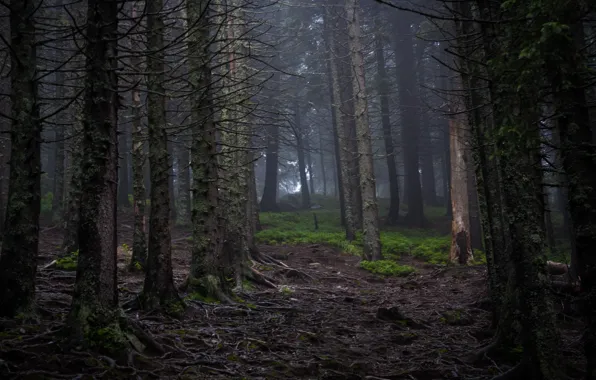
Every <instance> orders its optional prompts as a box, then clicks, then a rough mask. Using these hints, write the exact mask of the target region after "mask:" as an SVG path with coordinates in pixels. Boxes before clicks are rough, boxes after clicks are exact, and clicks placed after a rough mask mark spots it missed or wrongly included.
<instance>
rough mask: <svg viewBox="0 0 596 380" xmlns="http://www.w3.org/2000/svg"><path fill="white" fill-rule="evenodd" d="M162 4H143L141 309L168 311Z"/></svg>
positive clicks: (172, 293)
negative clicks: (145, 230) (145, 234)
mask: <svg viewBox="0 0 596 380" xmlns="http://www.w3.org/2000/svg"><path fill="white" fill-rule="evenodd" d="M162 8H163V2H162V1H161V0H155V1H152V2H149V3H148V4H147V42H148V48H149V52H148V55H147V71H148V72H149V73H150V74H149V75H148V77H147V89H148V94H147V107H148V117H147V124H148V130H149V168H150V176H151V205H150V212H149V218H150V219H149V245H148V257H147V269H146V271H145V283H144V286H143V294H142V305H143V307H144V308H146V309H152V308H156V307H164V308H166V309H169V308H170V307H171V306H172V305H173V304H175V303H177V302H178V301H179V297H178V294H177V291H176V288H175V287H174V276H173V272H172V243H171V240H172V237H171V232H170V216H171V209H170V199H171V194H170V190H171V188H170V155H169V153H168V135H167V132H166V99H165V89H164V80H165V78H164V74H163V73H164V69H165V67H164V50H163V49H164V33H165V27H164V21H163V14H162V13H161V12H162V11H163V9H162Z"/></svg>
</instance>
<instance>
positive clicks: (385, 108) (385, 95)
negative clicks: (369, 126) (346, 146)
mask: <svg viewBox="0 0 596 380" xmlns="http://www.w3.org/2000/svg"><path fill="white" fill-rule="evenodd" d="M379 16H380V12H378V13H377V16H376V17H379ZM375 22H376V25H375V26H376V30H375V59H376V61H377V75H378V78H377V86H378V91H379V98H380V99H379V101H380V103H381V125H382V127H383V141H384V143H385V155H386V158H387V175H388V177H389V214H388V215H387V219H386V220H385V223H387V225H390V226H392V225H395V224H397V221H398V219H399V186H398V181H397V165H395V148H394V146H393V135H392V133H391V119H390V117H389V114H390V111H389V83H388V80H389V78H388V76H387V70H386V68H385V53H384V49H383V45H384V43H383V35H382V31H381V25H380V22H379V19H378V18H376V19H375Z"/></svg>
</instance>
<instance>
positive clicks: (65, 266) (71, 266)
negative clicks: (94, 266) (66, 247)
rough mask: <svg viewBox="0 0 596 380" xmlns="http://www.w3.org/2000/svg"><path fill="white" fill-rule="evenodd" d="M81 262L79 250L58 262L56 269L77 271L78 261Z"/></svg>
mask: <svg viewBox="0 0 596 380" xmlns="http://www.w3.org/2000/svg"><path fill="white" fill-rule="evenodd" d="M78 260H79V250H76V251H74V252H71V253H69V254H68V255H66V256H64V257H61V258H59V259H57V260H56V268H58V269H62V270H76V269H77V261H78Z"/></svg>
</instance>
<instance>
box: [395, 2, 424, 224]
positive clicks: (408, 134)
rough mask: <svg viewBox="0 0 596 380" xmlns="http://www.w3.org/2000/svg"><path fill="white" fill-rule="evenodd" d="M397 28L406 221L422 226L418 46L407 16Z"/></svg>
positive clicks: (400, 18)
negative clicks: (416, 64)
mask: <svg viewBox="0 0 596 380" xmlns="http://www.w3.org/2000/svg"><path fill="white" fill-rule="evenodd" d="M394 28H395V29H396V31H397V34H396V38H395V43H394V51H395V56H396V57H401V59H400V60H399V62H398V64H397V65H396V73H397V78H398V82H399V102H400V108H401V115H402V125H403V127H402V128H403V132H402V146H403V150H404V167H405V192H406V197H407V203H408V213H407V214H406V223H407V225H408V226H410V227H416V228H422V227H424V226H425V225H426V219H425V217H424V206H423V202H422V187H421V185H420V173H419V171H418V162H419V154H418V149H419V147H418V136H419V134H420V121H419V119H418V113H417V112H414V111H413V110H415V109H417V108H418V106H419V99H418V87H417V84H416V70H415V62H414V46H413V40H412V31H411V30H410V22H409V21H408V19H407V17H404V16H402V15H401V14H398V16H396V18H395V23H394Z"/></svg>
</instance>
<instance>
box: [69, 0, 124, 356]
mask: <svg viewBox="0 0 596 380" xmlns="http://www.w3.org/2000/svg"><path fill="white" fill-rule="evenodd" d="M118 7H119V6H118V4H117V3H116V2H113V1H110V0H88V2H87V32H86V39H87V47H86V50H85V56H86V67H85V71H86V78H85V102H84V110H83V136H82V140H83V141H82V155H83V157H82V169H81V173H80V176H81V182H80V183H81V186H82V188H81V194H82V195H81V203H80V221H79V224H78V237H79V239H78V240H79V241H78V243H79V255H78V264H77V276H76V281H75V288H74V294H73V299H72V306H71V309H70V313H69V316H68V324H67V328H68V329H69V330H70V333H71V336H72V337H73V338H74V339H76V340H78V341H82V343H83V344H85V345H87V346H89V345H91V344H93V343H97V342H98V341H99V339H101V338H100V337H101V332H102V331H105V329H106V328H110V329H113V330H114V331H116V330H118V331H119V327H118V317H119V313H118V284H117V266H116V255H117V234H116V227H117V220H116V215H117V213H116V203H117V190H118V189H117V187H118V136H117V132H118V124H117V123H118V93H117V92H116V91H115V89H117V88H118V76H117V68H118V61H117V42H118V38H117V37H118ZM110 335H112V334H110ZM102 343H103V342H102Z"/></svg>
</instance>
